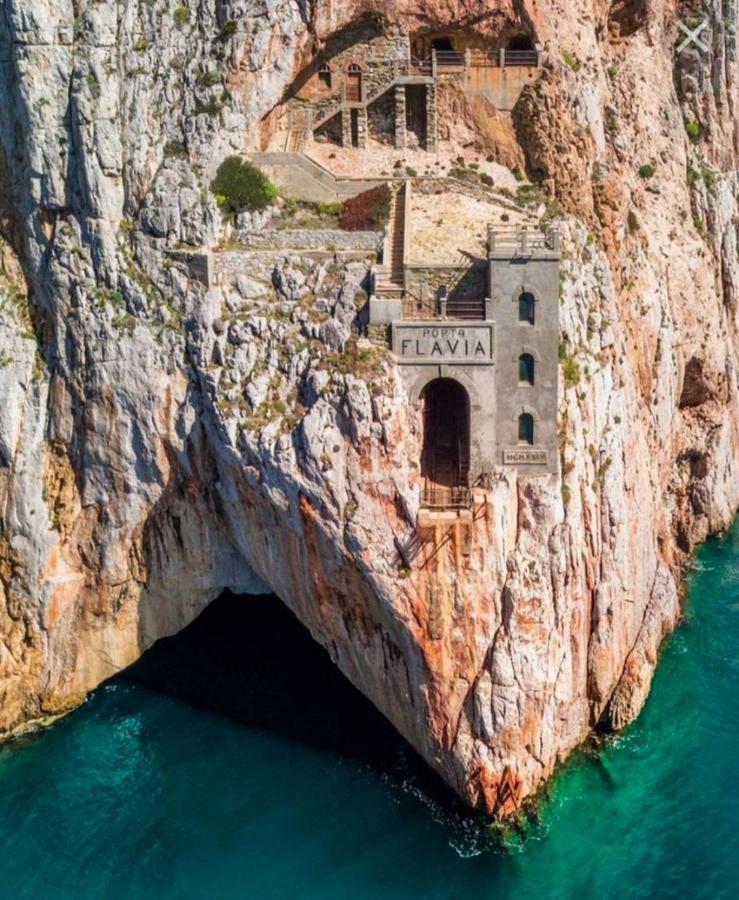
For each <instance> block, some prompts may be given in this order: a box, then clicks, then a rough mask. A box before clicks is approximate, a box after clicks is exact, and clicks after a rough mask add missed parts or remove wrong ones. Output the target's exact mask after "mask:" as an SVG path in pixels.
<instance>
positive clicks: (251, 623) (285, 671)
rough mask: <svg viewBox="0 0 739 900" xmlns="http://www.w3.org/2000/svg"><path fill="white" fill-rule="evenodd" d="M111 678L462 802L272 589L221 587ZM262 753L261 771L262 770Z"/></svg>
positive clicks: (449, 803)
mask: <svg viewBox="0 0 739 900" xmlns="http://www.w3.org/2000/svg"><path fill="white" fill-rule="evenodd" d="M113 680H114V681H121V682H128V683H133V684H135V685H141V686H143V687H145V688H146V689H148V690H151V691H154V692H156V693H159V694H164V695H166V696H170V697H174V698H176V699H177V700H179V701H183V702H185V703H188V704H190V705H191V706H193V707H196V708H200V709H204V710H210V711H214V712H216V713H218V714H220V715H222V716H225V717H226V718H228V719H230V720H231V721H233V722H235V723H238V724H239V725H240V726H243V727H244V728H245V729H246V731H245V735H244V740H245V741H247V742H248V741H251V740H253V735H251V736H250V734H249V733H248V732H249V730H251V729H256V730H257V731H267V732H271V733H273V734H276V735H280V736H281V737H283V738H285V739H286V740H287V741H289V742H295V743H297V744H302V745H305V746H307V747H311V748H315V749H318V750H320V751H322V752H326V753H327V754H328V756H327V766H328V767H330V766H333V765H335V763H334V762H331V760H332V759H333V757H334V755H336V756H338V757H343V758H348V759H353V760H357V761H358V763H359V764H360V765H361V766H365V765H369V766H370V767H372V769H374V770H375V771H377V772H379V773H381V774H382V776H383V777H385V776H387V777H389V778H391V779H398V781H399V782H401V783H402V782H403V781H406V780H407V781H408V783H413V784H415V785H417V786H418V788H419V789H421V790H422V791H423V792H424V793H425V794H426V795H427V796H430V797H433V798H435V800H437V801H439V802H440V803H442V804H444V806H445V807H447V808H450V809H452V808H454V809H461V806H460V802H459V801H458V800H457V798H456V797H455V796H454V794H453V793H452V791H451V789H450V788H448V787H447V786H446V785H445V784H444V783H443V782H442V781H441V779H440V778H439V776H438V775H437V774H436V773H435V772H433V771H432V770H431V769H430V768H429V767H428V766H427V765H426V763H425V762H424V761H423V760H422V759H421V758H420V757H419V756H418V755H417V754H416V752H415V750H414V749H413V748H412V747H411V746H410V745H409V744H408V743H407V742H406V741H405V740H404V738H403V737H401V736H400V735H399V734H398V732H397V731H396V730H395V729H394V728H393V726H392V725H391V724H390V723H389V722H388V720H387V719H385V717H384V716H383V715H382V714H381V713H380V712H379V711H378V710H377V709H376V708H375V707H374V706H373V705H372V703H371V702H370V701H369V700H368V699H367V698H366V697H365V696H364V695H363V694H362V693H360V691H358V690H357V689H356V688H355V687H354V686H353V685H352V684H351V683H350V682H349V681H348V680H347V679H346V678H345V677H344V675H343V674H342V673H341V672H340V671H339V669H338V667H337V666H336V665H334V663H333V662H332V661H331V659H330V657H329V655H328V653H327V652H326V650H325V649H324V648H323V647H322V646H321V645H320V644H319V643H317V642H316V641H315V640H314V639H313V637H312V636H311V634H310V632H309V631H308V629H307V628H306V627H305V626H304V625H303V624H302V623H301V622H300V621H298V619H297V618H296V617H295V616H294V615H293V613H292V612H291V611H290V610H289V609H288V608H287V606H286V605H285V604H284V603H283V602H282V601H281V600H280V598H279V597H277V596H276V595H274V594H264V595H237V594H232V593H230V592H228V591H226V592H224V593H223V594H221V596H220V597H218V598H217V599H216V600H214V601H213V602H212V603H211V604H210V605H209V606H208V607H207V608H206V609H205V610H204V611H203V612H202V613H201V614H200V615H199V616H198V617H197V619H195V621H193V622H191V623H190V624H189V625H187V626H186V627H185V628H183V629H182V631H180V632H179V633H178V634H176V635H174V636H173V637H167V638H162V639H161V640H159V641H157V642H156V643H155V644H154V645H153V646H152V647H151V648H150V649H149V650H147V651H146V652H145V653H144V654H143V656H142V657H141V658H140V659H139V660H138V661H137V662H135V663H134V664H133V665H132V666H130V667H129V668H128V669H126V670H125V671H124V672H122V673H121V674H120V675H118V676H116V677H115V679H113ZM270 765H271V764H270V761H269V760H265V772H268V771H269V770H270Z"/></svg>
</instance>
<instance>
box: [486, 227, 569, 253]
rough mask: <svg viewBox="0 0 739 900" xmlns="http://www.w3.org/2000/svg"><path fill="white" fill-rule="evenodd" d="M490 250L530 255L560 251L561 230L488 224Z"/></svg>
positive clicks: (491, 251)
mask: <svg viewBox="0 0 739 900" xmlns="http://www.w3.org/2000/svg"><path fill="white" fill-rule="evenodd" d="M488 251H489V252H490V253H515V254H516V255H518V256H529V255H531V254H533V253H542V252H547V251H551V252H553V253H558V252H559V232H558V231H557V230H556V229H554V228H548V229H547V230H546V231H541V230H540V229H538V228H527V227H526V226H525V225H510V226H496V225H489V226H488Z"/></svg>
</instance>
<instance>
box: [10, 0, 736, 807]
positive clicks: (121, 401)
mask: <svg viewBox="0 0 739 900" xmlns="http://www.w3.org/2000/svg"><path fill="white" fill-rule="evenodd" d="M390 6H391V7H392V8H391V10H390V11H389V12H387V10H386V8H387V7H390ZM515 10H517V11H514V9H513V7H512V6H509V5H508V4H505V3H501V4H500V5H499V6H498V7H496V9H495V10H492V11H491V10H490V4H489V3H488V2H482V0H464V2H463V0H459V2H445V3H443V4H441V3H438V4H437V3H427V2H424V3H415V2H410V0H409V2H399V3H396V4H385V3H380V4H378V3H370V2H362V0H355V2H350V0H345V2H327V3H320V4H315V5H309V4H301V3H296V2H289V0H264V2H260V3H256V4H252V3H248V4H247V3H243V2H240V0H223V2H216V0H200V2H198V3H193V4H191V6H190V10H189V13H188V15H186V16H185V15H184V14H180V16H179V19H178V20H175V18H174V15H173V5H172V4H169V3H165V2H164V0H147V2H135V0H119V2H117V3H116V2H113V3H95V2H84V0H83V2H79V3H76V4H72V3H71V2H64V0H7V2H6V3H5V6H4V9H3V13H2V17H0V117H1V118H0V124H1V129H2V130H1V137H2V144H1V145H0V148H1V149H0V188H2V190H0V225H1V226H2V232H3V234H4V238H3V243H2V246H1V247H0V263H1V267H0V385H1V388H0V391H1V393H0V396H2V400H3V403H2V407H1V408H0V498H1V499H2V504H1V505H0V514H1V519H0V522H1V526H2V529H1V530H0V588H1V589H0V730H2V731H4V732H8V731H10V730H12V729H15V728H18V727H22V726H24V725H25V724H27V723H29V722H31V721H33V720H35V719H38V718H42V717H44V716H47V715H50V714H53V713H56V712H60V711H63V710H66V709H69V708H71V707H73V706H74V705H75V704H77V703H79V702H80V701H81V700H82V699H83V698H84V696H85V694H86V693H87V692H88V691H89V690H90V689H92V688H93V687H95V686H96V685H97V684H99V683H100V681H102V680H103V679H105V678H107V677H108V676H110V675H111V674H113V673H114V672H116V671H118V670H119V669H121V668H122V667H124V666H126V665H128V664H129V663H131V662H132V661H133V660H135V659H136V658H137V657H138V656H139V655H140V654H141V653H142V652H143V650H144V649H145V648H146V647H147V646H149V645H150V644H151V643H152V642H153V641H155V640H156V639H157V638H159V637H161V636H163V635H166V634H170V633H173V632H175V631H176V630H178V629H179V628H181V627H182V626H183V625H185V624H186V623H187V622H189V621H190V620H192V618H193V617H194V616H195V615H196V614H197V613H198V612H199V611H200V610H202V609H203V608H204V607H205V606H206V605H207V604H208V603H209V602H210V601H211V600H212V599H213V598H214V597H215V596H216V595H217V594H218V593H220V592H221V591H222V590H223V589H225V588H230V589H232V590H234V591H239V592H245V593H249V592H261V591H265V590H271V591H274V592H276V593H277V594H278V595H279V596H280V597H281V598H282V599H283V600H284V602H285V603H287V604H288V605H289V606H290V608H291V609H293V610H294V612H295V613H296V614H297V615H298V617H299V618H300V619H301V620H302V621H303V622H304V623H305V624H306V625H307V626H308V627H309V628H310V630H311V632H312V634H313V635H314V637H315V638H316V640H318V641H320V642H321V643H322V644H323V645H324V646H325V647H326V649H327V650H328V652H329V653H330V654H331V657H332V658H333V659H334V660H335V661H336V663H337V665H338V666H339V667H340V668H341V670H342V671H343V672H344V673H345V674H346V675H347V677H348V678H349V679H350V680H351V681H352V682H353V683H354V684H355V685H356V686H357V687H358V688H360V689H361V690H362V691H363V692H364V693H366V694H367V695H368V696H369V697H370V698H371V699H372V701H373V702H374V703H375V704H376V705H377V706H378V708H379V709H380V710H381V711H382V712H383V713H384V714H385V715H386V716H387V717H388V718H389V719H390V720H391V721H392V722H393V723H394V724H395V726H396V727H397V728H398V729H399V730H400V731H401V732H402V733H403V734H404V735H405V736H406V737H407V738H408V740H409V741H410V742H411V743H412V744H413V745H414V746H415V747H416V748H417V749H418V750H419V752H420V753H421V754H422V755H423V756H424V757H425V758H426V759H427V760H428V761H429V762H430V763H431V764H432V765H433V766H434V767H435V768H436V769H437V770H438V771H439V772H440V773H441V774H442V776H443V777H444V778H445V779H446V780H447V781H448V782H449V783H450V784H452V785H453V786H454V787H455V788H456V789H457V790H458V791H459V793H460V794H461V795H462V796H464V797H465V798H466V799H467V800H468V801H469V802H470V803H471V804H477V805H480V806H483V807H485V808H487V809H488V810H490V811H496V810H497V811H501V810H503V811H506V810H507V809H509V808H510V804H507V805H505V806H501V803H500V800H501V798H502V796H503V794H502V793H501V784H506V785H508V786H509V788H510V790H511V792H512V794H513V796H514V797H515V799H516V800H520V799H521V798H523V797H524V796H526V795H529V794H531V793H533V792H534V791H535V790H536V788H537V787H538V786H539V785H541V783H542V781H543V780H544V779H545V778H547V777H548V776H549V775H550V774H551V773H552V771H553V769H554V767H555V766H556V764H557V763H558V762H559V761H561V760H562V759H564V758H565V757H566V755H567V754H568V752H570V751H571V750H572V749H573V748H574V747H575V746H576V745H577V744H578V743H579V742H580V741H581V740H583V738H584V737H585V736H586V735H587V734H588V732H589V731H590V730H591V729H592V728H593V726H594V725H595V724H596V723H598V722H599V721H602V720H603V721H605V722H607V723H610V724H612V725H613V726H615V727H617V728H620V727H623V726H624V725H626V724H628V722H629V721H631V720H632V719H633V718H634V717H635V716H636V715H637V714H638V712H639V710H640V708H641V706H642V704H643V702H644V699H645V697H646V695H647V692H648V689H649V683H650V679H651V676H652V673H653V671H654V667H655V665H656V662H657V652H658V648H659V645H660V642H661V640H662V639H663V637H664V636H665V635H666V634H667V633H669V631H670V630H671V629H672V627H673V626H674V625H675V623H676V621H677V619H678V616H679V587H678V586H679V579H680V575H681V566H682V564H684V562H685V561H686V559H687V554H688V553H689V552H690V550H691V548H692V547H693V546H694V545H695V543H696V542H698V541H701V540H703V539H704V538H705V537H706V536H707V535H708V534H710V533H712V532H715V531H718V530H720V529H722V528H724V527H725V526H726V525H727V524H728V522H729V520H730V518H731V516H732V515H733V513H734V510H735V508H736V505H737V493H738V492H739V480H738V479H737V463H738V462H739V455H738V449H739V434H738V433H737V429H738V423H739V418H738V417H737V299H738V298H737V285H738V284H739V270H738V268H737V225H736V223H737V221H738V220H739V210H737V201H736V175H735V174H733V172H734V171H735V170H736V121H737V118H736V116H735V115H734V109H733V106H734V104H735V102H736V101H735V98H736V80H735V78H736V64H735V61H734V57H733V55H732V51H731V36H730V34H728V33H726V34H725V33H724V32H723V30H722V24H721V23H722V18H721V6H720V4H718V2H716V3H715V20H714V23H713V28H714V30H713V40H712V45H711V52H710V54H709V55H702V56H701V54H700V53H699V52H697V51H696V50H695V49H692V50H691V49H689V50H688V51H686V53H685V54H684V55H680V56H679V57H676V56H675V53H674V43H675V41H674V38H675V36H676V31H675V25H674V17H675V14H676V10H675V8H674V6H673V5H672V4H669V3H663V2H654V3H650V4H641V3H629V2H620V3H616V4H612V5H610V8H609V4H604V3H597V2H585V0H583V2H579V3H575V4H573V3H570V2H568V3H560V2H553V3H551V4H547V6H546V9H545V8H543V7H542V6H541V4H533V3H529V2H524V3H522V4H516V5H515ZM366 13H372V14H379V15H382V14H383V13H386V14H387V15H388V16H390V17H391V18H392V20H393V24H394V25H398V24H399V25H401V26H404V27H410V28H418V27H432V28H435V27H447V26H449V24H450V23H458V24H459V25H460V27H475V28H481V29H482V30H484V31H485V33H487V34H491V35H494V34H498V33H501V32H502V31H503V30H505V29H508V31H512V30H514V29H515V28H518V27H526V28H530V29H533V31H534V33H535V35H536V37H537V39H538V40H539V41H540V42H541V43H542V44H543V45H545V46H546V48H547V52H548V63H547V67H546V69H545V71H544V73H543V76H542V78H541V79H540V81H539V82H538V83H537V84H536V85H535V86H532V87H531V88H528V89H527V90H526V92H525V93H524V96H523V97H522V98H521V101H520V102H519V104H518V106H517V107H516V109H515V110H514V114H513V118H512V122H511V124H510V125H506V127H505V129H504V131H503V132H502V137H501V135H498V137H497V139H496V138H495V136H494V135H493V137H492V138H491V139H490V142H489V145H488V147H489V148H490V149H491V151H492V152H493V153H495V152H499V154H500V156H499V162H500V163H502V164H504V165H513V164H514V162H515V163H516V164H518V162H519V161H520V160H523V159H525V160H526V165H527V167H528V172H529V175H530V177H532V178H534V179H536V180H539V181H540V182H541V184H542V188H543V190H544V191H545V192H546V193H547V195H548V196H549V197H550V198H552V199H556V200H557V201H558V203H559V212H558V213H557V215H558V218H559V222H560V226H561V229H562V235H563V250H564V258H563V263H562V292H561V331H562V348H563V351H562V363H563V375H562V385H563V387H562V392H561V398H560V408H559V416H560V434H561V447H560V450H561V469H562V473H561V478H559V477H547V478H537V479H519V478H517V477H516V476H515V475H514V474H512V473H505V472H499V473H497V474H496V475H495V477H494V480H493V484H492V486H491V489H490V490H489V491H488V492H487V493H486V494H485V496H484V499H483V500H481V501H480V502H479V503H478V506H477V507H476V510H475V515H476V522H475V526H474V529H473V531H472V535H471V538H469V540H467V539H463V538H462V537H461V536H460V535H458V534H455V533H452V534H444V533H440V534H438V535H437V536H436V539H435V541H434V542H432V544H430V545H429V546H427V547H426V548H425V550H424V551H423V553H422V554H421V555H420V556H419V557H418V558H417V559H416V561H415V562H414V565H413V566H412V567H411V570H410V571H408V570H407V569H406V568H405V567H404V566H403V565H402V564H401V563H400V562H399V554H398V549H397V547H398V543H401V544H402V543H404V542H406V541H408V540H409V539H410V538H411V536H412V534H413V530H414V527H415V516H416V513H417V510H418V504H419V471H418V460H419V456H420V450H419V438H420V435H419V429H420V422H419V421H418V416H417V413H416V412H415V411H414V410H413V409H411V408H409V404H408V402H407V398H406V396H405V394H404V391H403V388H402V385H401V382H400V379H399V377H398V373H397V370H396V367H395V365H394V362H393V360H392V357H391V356H390V355H389V354H388V353H387V352H386V351H384V350H382V349H380V348H378V347H377V346H376V345H374V344H372V343H370V342H369V341H368V340H367V339H366V338H364V337H362V336H361V335H360V334H359V333H358V332H357V326H356V317H357V312H358V309H359V307H360V306H361V304H362V302H363V299H362V298H363V296H364V295H363V292H362V285H363V279H364V276H365V274H366V267H365V266H364V265H363V264H362V263H346V264H340V263H337V262H332V261H327V262H326V261H324V262H321V261H318V260H316V259H315V258H313V257H311V256H309V255H301V254H300V253H297V252H296V253H290V252H284V253H281V254H280V253H278V254H275V255H274V256H272V257H270V256H269V255H263V256H254V257H253V258H251V259H250V261H249V263H248V265H245V267H244V271H243V272H242V273H241V274H240V276H239V278H237V279H233V280H224V281H223V283H220V284H218V283H216V284H215V286H211V287H208V288H206V287H205V286H204V285H203V284H202V283H201V281H200V280H197V279H196V278H193V277H191V275H192V271H191V268H189V267H188V266H187V265H186V264H185V263H183V261H182V259H183V256H182V254H176V253H175V254H173V253H171V252H170V251H172V250H182V248H183V246H184V247H185V248H188V247H189V248H191V249H194V248H198V247H202V246H205V247H207V246H210V245H212V244H214V243H215V242H217V241H218V240H219V239H220V238H221V237H222V236H223V233H222V229H223V226H222V223H221V216H220V213H219V212H218V210H217V207H216V205H215V201H214V199H213V197H212V195H211V194H210V192H209V190H208V185H209V183H210V179H211V178H212V175H213V172H214V169H215V167H216V166H217V164H218V162H219V161H220V160H221V159H222V158H223V157H224V156H225V155H227V154H228V153H232V152H240V151H242V150H245V149H250V148H252V147H254V146H255V145H256V144H257V143H258V138H259V135H260V133H262V132H264V131H265V130H267V131H268V130H269V128H270V114H271V112H272V110H273V109H274V108H275V106H276V105H277V104H278V103H279V102H280V101H281V99H282V97H283V96H284V94H285V91H286V90H287V88H288V87H289V85H290V82H291V80H292V78H293V77H295V75H296V74H297V73H298V72H299V71H300V70H301V69H302V67H303V66H304V65H305V63H306V61H307V60H308V59H309V58H310V54H311V53H312V52H313V51H314V49H315V48H316V47H317V46H320V45H321V42H323V41H325V40H326V39H327V38H328V37H329V36H330V35H331V34H332V33H334V32H335V31H337V30H339V29H342V28H346V27H347V26H348V25H350V24H351V23H352V22H353V21H356V20H357V18H358V17H360V16H362V15H363V14H366ZM480 16H482V19H481V18H480ZM231 23H233V24H231ZM474 117H475V111H474V108H473V107H472V106H470V108H468V109H465V133H468V132H469V129H470V120H471V119H472V120H474ZM485 117H486V118H485V123H483V124H484V125H485V128H490V127H492V126H491V125H490V113H489V112H487V111H486V112H485ZM686 122H690V123H692V122H695V123H697V124H698V125H699V129H698V134H695V133H694V134H693V135H692V136H690V135H689V134H688V133H686V127H685V123H686ZM472 124H474V121H473V123H472ZM514 129H515V134H516V139H517V140H518V142H519V143H518V144H515V142H514V139H513V137H512V135H513V131H514ZM483 130H484V129H483ZM690 130H691V131H693V132H695V129H694V128H692V129H690ZM496 147H497V151H496ZM646 164H649V165H650V166H652V167H653V169H654V174H653V175H651V176H649V177H646V176H645V175H640V174H639V170H640V167H643V166H644V165H646ZM642 171H643V172H644V171H645V170H642ZM258 225H259V223H256V222H252V221H250V222H249V226H250V227H258ZM245 602H248V601H245ZM317 702H320V698H317ZM507 793H508V792H507ZM507 793H506V796H507Z"/></svg>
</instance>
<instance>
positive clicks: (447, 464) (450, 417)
mask: <svg viewBox="0 0 739 900" xmlns="http://www.w3.org/2000/svg"><path fill="white" fill-rule="evenodd" d="M421 399H422V400H423V404H424V407H423V453H422V456H421V474H422V476H423V492H424V493H423V499H424V505H426V506H440V507H443V506H458V505H461V504H462V502H463V500H464V498H466V495H467V489H468V488H469V474H470V400H469V397H468V395H467V391H466V390H465V389H464V388H463V387H462V385H461V384H460V383H459V382H458V381H454V379H452V378H436V379H434V381H431V382H429V384H427V385H426V387H425V388H424V390H423V393H422V394H421Z"/></svg>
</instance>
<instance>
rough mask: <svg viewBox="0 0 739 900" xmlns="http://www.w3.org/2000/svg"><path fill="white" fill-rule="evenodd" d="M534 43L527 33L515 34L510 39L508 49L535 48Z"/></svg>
mask: <svg viewBox="0 0 739 900" xmlns="http://www.w3.org/2000/svg"><path fill="white" fill-rule="evenodd" d="M533 49H534V44H533V41H532V40H531V38H530V37H529V36H528V35H527V34H514V35H513V37H512V38H511V39H510V40H509V41H508V44H507V46H506V50H533Z"/></svg>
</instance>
